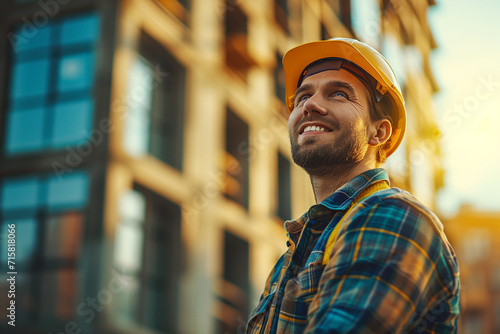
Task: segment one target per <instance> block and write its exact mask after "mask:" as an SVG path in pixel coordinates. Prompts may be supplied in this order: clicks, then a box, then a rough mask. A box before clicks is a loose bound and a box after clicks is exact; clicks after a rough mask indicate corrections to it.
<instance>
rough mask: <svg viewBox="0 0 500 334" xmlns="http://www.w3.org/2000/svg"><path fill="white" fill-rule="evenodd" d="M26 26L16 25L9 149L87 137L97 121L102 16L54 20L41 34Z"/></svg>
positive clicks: (63, 143) (28, 148)
mask: <svg viewBox="0 0 500 334" xmlns="http://www.w3.org/2000/svg"><path fill="white" fill-rule="evenodd" d="M22 27H23V24H20V25H19V27H18V28H17V29H16V30H15V31H14V33H15V34H16V36H17V38H16V40H15V45H14V47H13V50H14V51H15V52H13V53H12V67H11V71H10V74H11V79H10V90H9V96H8V109H7V122H6V124H7V129H6V131H5V133H6V138H5V152H6V153H7V154H10V155H12V154H20V153H25V154H26V153H32V152H37V151H43V150H48V149H49V150H50V149H59V148H62V147H65V146H66V145H78V144H80V143H82V142H84V141H85V140H87V138H86V137H85V131H89V129H90V128H91V126H92V113H93V97H92V87H93V81H94V79H93V78H94V67H95V44H96V41H97V39H98V37H99V17H98V16H97V15H96V14H93V13H90V14H89V13H87V14H84V15H82V14H79V15H72V16H68V17H65V18H63V19H58V20H53V21H51V22H50V23H49V24H47V25H46V26H44V27H42V28H40V29H38V30H37V33H36V34H32V33H31V32H29V31H26V29H22ZM61 101H64V103H62V102H61ZM32 117H33V118H32ZM25 123H26V124H27V126H24V124H25Z"/></svg>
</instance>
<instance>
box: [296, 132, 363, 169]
mask: <svg viewBox="0 0 500 334" xmlns="http://www.w3.org/2000/svg"><path fill="white" fill-rule="evenodd" d="M339 132H340V133H338V134H337V137H338V138H337V140H335V141H332V142H330V143H325V144H321V145H319V144H316V145H314V144H315V143H316V142H317V141H318V138H315V137H309V138H306V139H305V140H304V141H303V143H302V144H300V145H299V144H298V143H297V138H298V134H296V133H294V134H290V144H291V150H292V158H293V161H294V162H295V163H296V164H297V165H298V166H300V167H302V168H303V169H304V170H305V171H306V172H307V173H308V174H309V175H314V176H321V175H327V174H332V173H336V172H345V171H346V169H348V168H350V167H353V166H355V165H356V164H357V163H359V162H360V161H361V160H362V159H363V157H364V156H365V154H366V151H367V145H366V143H367V142H368V139H367V134H366V131H364V129H355V128H351V129H345V131H339Z"/></svg>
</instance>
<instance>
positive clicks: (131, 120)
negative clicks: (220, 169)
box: [124, 33, 186, 169]
mask: <svg viewBox="0 0 500 334" xmlns="http://www.w3.org/2000/svg"><path fill="white" fill-rule="evenodd" d="M139 52H140V56H139V57H138V58H137V60H136V61H135V62H134V64H133V66H132V68H131V71H130V74H129V84H128V94H127V96H128V97H129V101H128V107H129V110H128V112H129V116H130V117H127V119H126V124H125V134H124V147H125V149H126V150H127V152H128V153H129V154H130V155H132V156H140V155H143V154H145V153H149V154H151V155H153V156H155V157H157V158H158V159H160V160H162V161H163V162H165V163H167V164H169V165H171V166H173V167H174V168H177V169H182V147H183V132H184V131H183V130H184V93H185V76H186V73H185V69H184V67H183V66H182V65H181V64H180V63H179V62H177V60H176V59H175V58H174V57H172V56H171V55H170V54H169V53H168V52H167V51H166V50H165V48H164V47H163V46H162V45H161V44H159V43H158V42H157V41H155V40H154V39H153V38H151V37H150V36H148V35H146V34H145V33H143V34H142V35H141V41H140V47H139Z"/></svg>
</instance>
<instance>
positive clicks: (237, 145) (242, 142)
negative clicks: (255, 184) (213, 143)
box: [225, 109, 251, 208]
mask: <svg viewBox="0 0 500 334" xmlns="http://www.w3.org/2000/svg"><path fill="white" fill-rule="evenodd" d="M226 115H227V116H226V151H227V153H228V154H229V155H230V156H231V158H232V160H233V161H235V162H237V167H238V168H233V170H231V171H227V172H228V177H229V180H230V184H232V186H230V187H227V188H226V190H225V195H226V197H227V198H229V199H231V200H233V201H235V202H236V203H238V204H240V205H241V206H243V207H244V208H248V172H249V165H248V159H249V152H250V150H251V148H250V141H249V128H248V125H247V124H246V123H245V122H244V121H243V120H242V119H241V118H240V117H238V116H237V115H236V114H235V113H234V112H233V111H232V110H230V109H228V110H227V114H226Z"/></svg>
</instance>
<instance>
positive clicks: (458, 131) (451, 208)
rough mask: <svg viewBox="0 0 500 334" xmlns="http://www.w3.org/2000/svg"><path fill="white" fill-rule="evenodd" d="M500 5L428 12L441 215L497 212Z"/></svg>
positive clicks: (440, 2) (446, 2) (494, 1)
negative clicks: (441, 170)
mask: <svg viewBox="0 0 500 334" xmlns="http://www.w3.org/2000/svg"><path fill="white" fill-rule="evenodd" d="M498 13H500V1H499V0H483V1H480V2H479V1H478V2H471V1H466V0H437V5H435V6H433V7H431V8H430V9H429V12H428V19H429V25H430V26H431V29H432V31H433V34H434V37H435V39H436V42H437V44H438V49H436V50H435V51H434V52H433V54H432V57H431V66H432V68H433V71H434V74H435V76H436V80H437V82H438V85H439V87H440V91H439V92H438V93H437V94H436V96H435V99H434V107H435V111H436V116H437V121H438V125H439V127H440V129H441V132H442V141H441V145H442V150H443V154H444V156H443V159H444V160H443V163H444V167H445V170H446V176H445V187H444V189H442V190H441V191H440V193H439V194H438V208H439V211H440V212H441V213H442V214H444V215H446V216H453V215H454V214H456V213H457V210H458V209H459V207H460V205H462V204H469V205H472V206H474V207H476V208H478V209H481V210H486V211H498V212H500V193H499V192H500V36H499V35H500V17H499V16H498Z"/></svg>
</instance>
